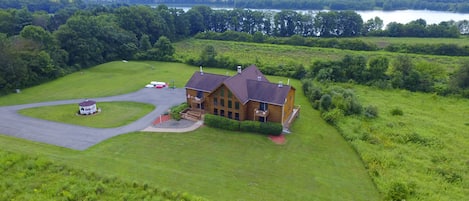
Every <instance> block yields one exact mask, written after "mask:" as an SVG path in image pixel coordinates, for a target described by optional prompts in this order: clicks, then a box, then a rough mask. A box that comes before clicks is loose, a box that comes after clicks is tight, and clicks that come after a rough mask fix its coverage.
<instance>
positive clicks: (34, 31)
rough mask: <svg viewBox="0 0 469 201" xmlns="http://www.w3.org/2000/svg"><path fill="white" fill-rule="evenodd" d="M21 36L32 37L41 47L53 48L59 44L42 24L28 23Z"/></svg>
mask: <svg viewBox="0 0 469 201" xmlns="http://www.w3.org/2000/svg"><path fill="white" fill-rule="evenodd" d="M20 35H21V37H23V38H26V39H30V40H32V41H34V42H36V43H38V44H39V45H40V48H41V49H47V50H52V49H53V48H55V47H56V46H57V41H56V40H55V39H54V37H53V36H52V34H51V33H49V32H48V31H46V30H44V28H42V27H40V26H34V25H28V26H25V27H24V28H23V30H21V32H20Z"/></svg>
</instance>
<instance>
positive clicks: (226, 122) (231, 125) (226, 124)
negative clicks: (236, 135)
mask: <svg viewBox="0 0 469 201" xmlns="http://www.w3.org/2000/svg"><path fill="white" fill-rule="evenodd" d="M204 122H205V124H206V125H207V126H210V127H214V128H221V129H226V130H231V131H239V121H236V120H232V119H228V118H225V117H220V116H217V115H212V114H206V115H205V117H204Z"/></svg>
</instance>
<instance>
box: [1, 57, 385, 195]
mask: <svg viewBox="0 0 469 201" xmlns="http://www.w3.org/2000/svg"><path fill="white" fill-rule="evenodd" d="M149 66H153V68H154V69H153V70H152V68H151V67H149ZM135 69H138V70H135ZM196 70H198V68H194V67H189V66H186V65H183V64H175V63H158V62H148V63H146V62H129V63H122V62H112V63H107V64H103V65H100V66H98V67H96V68H92V69H89V70H86V71H84V73H83V74H81V73H80V72H78V73H75V74H72V75H70V76H67V77H64V78H62V79H59V80H56V81H52V82H50V83H47V84H44V85H41V86H37V87H34V88H31V89H26V90H23V93H21V94H13V95H10V96H5V97H2V98H0V103H1V104H3V105H11V104H18V103H28V102H37V101H45V100H57V99H68V98H77V97H76V96H77V95H76V94H80V93H86V96H87V97H95V96H105V95H106V96H107V95H115V94H121V93H126V92H129V91H134V90H136V89H138V88H141V87H143V86H144V84H145V83H147V82H148V81H150V80H160V81H169V80H175V83H176V86H179V87H180V86H183V85H184V84H185V82H186V81H187V80H188V79H189V77H190V75H191V74H192V73H193V72H194V71H196ZM205 71H206V72H213V73H221V74H225V73H227V71H226V70H223V69H209V68H206V69H205ZM157 72H158V73H157ZM132 73H135V74H138V75H132ZM230 73H233V72H228V74H230ZM93 75H94V76H93ZM85 76H86V77H87V78H81V77H85ZM129 76H131V77H132V78H128V77H129ZM96 77H104V78H106V77H109V79H106V81H102V80H99V79H96ZM269 78H270V80H271V81H272V82H277V81H278V80H283V81H284V83H286V78H280V77H269ZM123 80H127V82H125V83H126V84H122V83H124V82H123ZM100 83H101V85H100ZM291 83H292V84H293V85H294V86H295V87H296V88H297V89H298V90H297V94H296V104H297V105H301V106H302V107H301V108H302V109H301V116H300V118H299V119H298V120H297V121H296V122H295V123H294V125H293V127H292V129H291V130H292V134H290V135H288V136H287V143H286V144H285V145H276V144H274V143H272V142H270V140H269V139H268V138H266V137H265V136H262V135H256V134H248V133H238V132H228V131H222V130H217V129H212V128H208V127H203V128H201V129H199V130H197V131H194V132H190V133H183V134H174V133H140V132H136V133H129V134H125V135H120V136H117V137H114V138H111V139H109V140H106V141H105V142H103V143H100V144H98V145H95V146H93V147H91V148H90V149H88V150H85V151H74V150H69V149H64V148H60V147H55V146H52V145H45V144H42V143H36V142H30V141H26V140H22V139H17V138H13V137H8V136H0V147H1V148H0V149H2V150H6V151H13V152H17V153H25V154H28V155H32V156H41V157H45V158H47V159H50V160H52V161H54V163H58V164H65V165H67V166H70V167H72V168H78V169H81V170H83V171H87V172H94V173H96V174H99V175H104V176H111V177H116V178H119V179H122V180H124V181H129V182H134V181H135V182H143V183H148V184H150V185H152V186H157V187H160V188H161V189H169V190H171V191H178V192H188V193H190V194H193V195H198V196H202V197H205V198H208V199H211V200H282V201H283V200H381V196H380V194H379V193H378V191H377V189H376V187H375V186H374V184H373V182H372V181H371V179H370V177H369V175H368V173H367V171H366V170H365V167H364V165H363V163H362V161H361V160H360V158H359V157H358V156H357V154H356V152H355V151H354V150H353V149H352V148H351V147H350V145H349V144H348V143H347V142H346V141H345V140H344V139H343V138H342V137H341V136H340V135H339V133H338V132H337V131H336V130H335V129H334V128H333V127H331V126H329V125H328V124H326V123H325V122H324V121H323V120H321V119H320V117H319V114H318V112H317V111H315V110H313V109H312V108H311V106H310V104H309V103H308V102H307V99H306V98H305V97H304V95H303V93H302V90H301V87H300V83H299V81H297V80H292V81H291ZM61 86H67V89H68V90H67V91H66V92H64V93H61V91H62V90H64V89H63V88H61ZM74 86H77V87H74ZM96 86H99V87H96ZM55 87H58V88H55ZM82 96H83V94H80V97H82Z"/></svg>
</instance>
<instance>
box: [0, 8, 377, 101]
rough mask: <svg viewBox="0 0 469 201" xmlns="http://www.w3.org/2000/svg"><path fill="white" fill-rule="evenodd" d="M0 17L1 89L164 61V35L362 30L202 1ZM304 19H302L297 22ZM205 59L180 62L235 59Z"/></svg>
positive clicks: (343, 21)
mask: <svg viewBox="0 0 469 201" xmlns="http://www.w3.org/2000/svg"><path fill="white" fill-rule="evenodd" d="M271 14H272V13H271ZM0 19H2V20H0V23H1V26H0V32H2V33H3V34H1V35H0V46H1V47H2V48H1V49H0V86H1V91H2V92H10V91H12V89H15V88H23V87H27V86H32V85H35V84H38V83H41V82H45V81H47V80H51V79H54V78H56V77H59V76H62V75H64V74H67V73H69V72H72V71H75V70H79V69H81V68H86V67H89V66H93V65H96V64H100V63H103V62H107V61H112V60H120V59H149V60H166V61H168V60H172V59H173V58H172V54H173V53H174V48H173V47H172V45H171V42H170V41H174V40H178V39H182V38H186V37H190V36H193V35H194V34H197V33H200V32H206V31H219V32H224V33H227V34H228V33H240V32H238V31H242V32H243V33H246V34H249V35H250V33H253V35H252V37H253V38H257V39H259V40H262V39H265V38H266V36H267V35H268V34H271V35H274V36H275V35H278V36H290V35H291V34H295V35H294V36H293V37H291V38H289V39H287V40H288V41H289V42H291V43H295V44H301V43H304V42H305V41H308V40H305V38H303V37H301V36H300V35H298V34H299V33H302V34H303V35H305V34H306V35H307V34H312V35H319V36H353V35H358V34H360V30H362V29H363V26H360V25H363V24H361V23H360V22H361V18H360V16H359V15H357V14H356V13H355V12H351V11H340V12H336V11H331V12H320V13H318V14H317V15H315V16H314V18H313V17H312V15H307V14H301V13H296V12H293V11H282V12H279V13H275V15H269V13H263V12H257V11H250V10H232V11H228V10H212V9H211V8H209V7H206V6H198V7H194V8H192V9H190V10H189V11H187V12H185V11H183V10H181V9H174V8H171V9H170V8H168V7H166V6H164V5H161V6H158V7H157V8H151V7H148V6H130V7H128V6H124V7H116V8H115V7H105V6H97V7H93V8H92V9H91V8H90V9H85V10H83V9H76V8H71V9H62V10H59V11H57V12H56V13H54V14H53V15H50V14H47V13H45V12H41V11H37V12H30V11H29V10H27V9H26V8H22V9H19V10H17V9H8V10H0ZM304 19H309V20H308V21H307V22H304V21H301V20H304ZM331 21H332V22H331ZM357 22H358V23H357ZM366 24H367V23H365V25H366ZM368 25H369V26H367V27H371V29H377V28H379V27H380V26H379V20H377V19H374V20H373V23H371V22H370V23H369V24H368ZM230 31H231V32H230ZM234 35H236V34H234ZM257 39H256V40H257ZM334 41H335V42H336V41H337V40H335V39H331V40H330V41H328V42H326V43H324V44H322V45H325V46H327V45H333V46H334V45H335V46H336V47H341V46H343V47H344V48H345V49H347V47H351V46H354V47H355V46H359V47H363V48H370V49H373V47H372V46H367V44H362V43H359V42H357V41H354V40H350V41H349V42H347V43H335V42H334ZM349 49H350V48H349ZM210 58H211V57H207V58H203V59H201V60H199V61H189V62H188V63H192V64H201V63H203V64H206V65H213V66H220V65H226V66H229V65H230V64H234V63H236V61H235V60H233V59H230V58H222V59H220V58H218V59H217V60H213V59H210ZM210 62H212V64H211V63H210ZM233 66H235V65H233ZM365 66H366V65H365ZM279 68H281V69H288V70H286V71H285V73H287V74H286V75H287V76H292V77H295V78H301V77H303V75H304V74H305V73H304V67H302V66H295V67H292V68H289V67H284V66H279ZM265 70H266V71H268V72H270V74H274V73H276V72H275V71H276V69H275V68H271V69H267V68H266V69H265ZM296 71H298V72H296ZM334 79H336V78H334ZM348 79H355V78H354V77H353V78H348ZM358 82H360V81H358Z"/></svg>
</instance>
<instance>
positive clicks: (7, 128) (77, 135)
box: [0, 88, 186, 150]
mask: <svg viewBox="0 0 469 201" xmlns="http://www.w3.org/2000/svg"><path fill="white" fill-rule="evenodd" d="M90 99H92V100H94V101H96V102H98V103H97V104H98V106H99V102H112V101H133V102H142V103H149V104H153V105H155V106H156V109H155V110H153V111H152V112H150V113H149V114H147V115H145V116H144V117H142V118H140V119H138V120H137V121H135V122H133V123H131V124H128V125H125V126H121V127H117V128H90V127H84V126H77V125H70V124H63V123H57V122H51V121H47V120H42V119H36V118H31V117H26V116H23V115H20V114H18V110H21V109H25V108H32V107H42V106H50V105H63V104H77V109H78V103H80V102H82V101H83V100H84V99H74V100H63V101H52V102H42V103H32V104H25V105H15V106H5V107H0V133H1V134H6V135H10V136H14V137H19V138H24V139H28V140H32V141H37V142H43V143H47V144H53V145H57V146H61V147H67V148H71V149H77V150H85V149H87V148H88V147H91V146H93V145H95V144H97V143H99V142H101V141H103V140H106V139H108V138H111V137H114V136H117V135H120V134H124V133H129V132H134V131H140V130H143V129H145V128H147V127H149V126H151V124H152V121H153V120H154V119H155V118H156V117H158V116H159V115H161V114H163V113H164V112H165V111H167V110H168V109H169V108H170V107H171V106H174V105H178V104H180V103H182V102H185V101H186V99H185V90H184V89H182V88H176V89H169V88H164V89H155V88H144V89H141V90H139V91H137V92H133V93H129V94H123V95H118V96H110V97H103V98H90ZM103 112H106V111H103Z"/></svg>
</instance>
